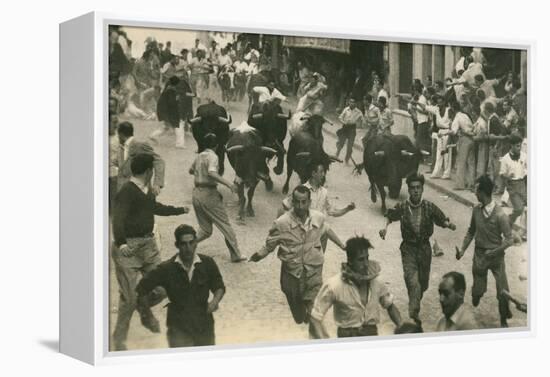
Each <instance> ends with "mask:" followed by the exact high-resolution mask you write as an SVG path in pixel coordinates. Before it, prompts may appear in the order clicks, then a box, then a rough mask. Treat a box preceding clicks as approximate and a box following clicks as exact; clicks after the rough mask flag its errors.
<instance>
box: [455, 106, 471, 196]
mask: <svg viewBox="0 0 550 377" xmlns="http://www.w3.org/2000/svg"><path fill="white" fill-rule="evenodd" d="M451 105H452V107H453V110H454V112H455V117H454V119H453V122H452V124H451V134H453V135H457V136H458V144H457V158H456V159H457V161H456V177H455V190H465V189H470V188H472V187H473V185H474V180H475V161H476V156H475V143H474V139H473V136H474V125H473V123H472V120H471V119H470V116H469V115H468V114H466V113H465V112H464V111H463V109H462V107H461V106H460V104H459V103H458V102H453V103H452V104H451Z"/></svg>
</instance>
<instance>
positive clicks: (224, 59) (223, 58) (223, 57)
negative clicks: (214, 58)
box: [218, 55, 233, 67]
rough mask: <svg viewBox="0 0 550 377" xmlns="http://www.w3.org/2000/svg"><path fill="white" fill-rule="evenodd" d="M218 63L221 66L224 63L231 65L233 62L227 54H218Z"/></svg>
mask: <svg viewBox="0 0 550 377" xmlns="http://www.w3.org/2000/svg"><path fill="white" fill-rule="evenodd" d="M218 64H219V66H220V67H223V66H224V65H231V64H233V62H232V61H231V58H230V57H229V55H220V57H219V58H218Z"/></svg>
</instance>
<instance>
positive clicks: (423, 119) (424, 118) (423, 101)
mask: <svg viewBox="0 0 550 377" xmlns="http://www.w3.org/2000/svg"><path fill="white" fill-rule="evenodd" d="M417 102H418V103H421V104H423V105H427V104H428V101H427V100H426V97H424V95H423V94H421V95H420V96H419V97H418V101H417ZM416 110H417V111H416V119H417V120H418V123H419V124H421V123H426V122H427V121H428V120H429V118H428V114H422V113H421V112H420V111H418V110H422V108H421V107H420V106H419V105H416Z"/></svg>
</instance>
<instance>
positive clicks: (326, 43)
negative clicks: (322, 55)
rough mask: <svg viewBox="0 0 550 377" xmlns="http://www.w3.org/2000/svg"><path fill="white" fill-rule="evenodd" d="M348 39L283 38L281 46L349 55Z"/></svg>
mask: <svg viewBox="0 0 550 377" xmlns="http://www.w3.org/2000/svg"><path fill="white" fill-rule="evenodd" d="M349 44H350V41H349V39H333V38H313V37H291V36H285V37H283V46H285V47H299V48H313V49H317V50H325V51H333V52H340V53H342V54H349V53H350V52H349Z"/></svg>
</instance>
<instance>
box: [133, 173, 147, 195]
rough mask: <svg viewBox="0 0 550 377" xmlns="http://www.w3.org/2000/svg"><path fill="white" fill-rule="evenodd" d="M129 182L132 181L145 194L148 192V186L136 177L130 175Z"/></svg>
mask: <svg viewBox="0 0 550 377" xmlns="http://www.w3.org/2000/svg"><path fill="white" fill-rule="evenodd" d="M130 182H133V183H134V184H135V185H136V186H137V187H138V188H139V189H140V190H141V191H142V192H143V193H144V194H145V195H147V193H148V192H149V187H148V186H147V185H146V184H145V183H143V182H142V181H140V180H139V179H137V178H136V177H131V178H130Z"/></svg>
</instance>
